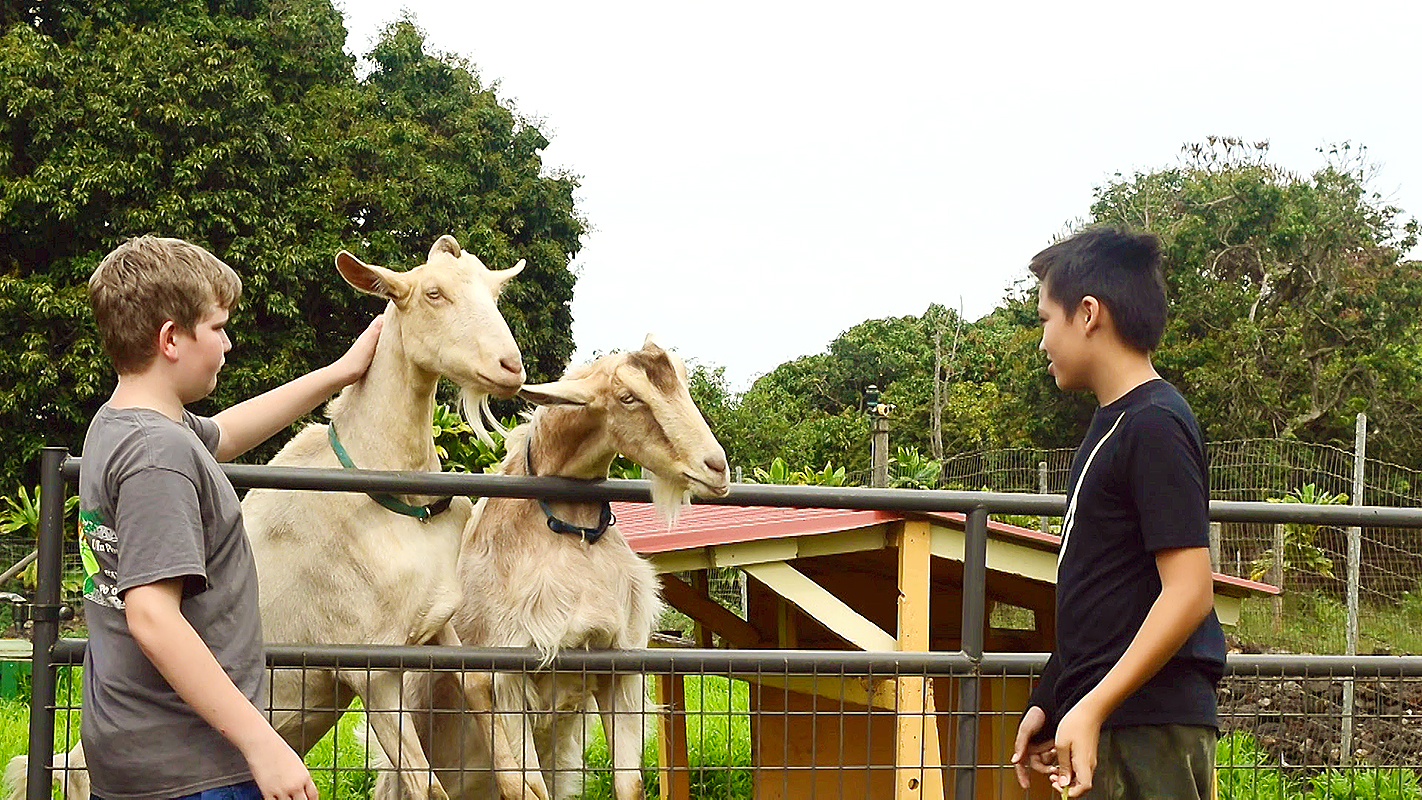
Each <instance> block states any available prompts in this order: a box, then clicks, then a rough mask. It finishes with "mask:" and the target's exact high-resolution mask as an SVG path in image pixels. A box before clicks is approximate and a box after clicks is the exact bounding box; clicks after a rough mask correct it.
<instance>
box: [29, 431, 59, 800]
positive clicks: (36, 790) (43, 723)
mask: <svg viewBox="0 0 1422 800" xmlns="http://www.w3.org/2000/svg"><path fill="white" fill-rule="evenodd" d="M68 455H69V454H68V453H67V452H66V451H65V450H64V448H62V447H46V448H44V449H43V450H42V451H40V518H39V531H38V536H37V537H36V538H37V541H36V543H35V544H36V549H37V550H39V564H38V566H36V568H35V570H36V574H35V596H34V606H33V609H32V611H31V614H32V617H31V618H32V619H33V620H34V628H33V633H34V639H33V642H34V656H33V659H34V660H33V661H32V663H31V667H30V743H29V755H30V761H29V772H28V774H26V776H25V796H26V797H30V798H41V800H44V799H45V798H48V797H49V796H50V772H51V769H52V767H53V765H54V703H55V701H54V691H55V674H54V662H53V659H52V658H51V655H50V651H51V649H52V648H53V647H54V643H55V642H56V641H58V639H59V616H60V615H59V611H60V607H59V588H60V571H61V570H62V568H63V562H64V495H65V491H64V475H63V474H62V473H61V472H60V467H62V466H63V464H64V459H65V458H66V457H68Z"/></svg>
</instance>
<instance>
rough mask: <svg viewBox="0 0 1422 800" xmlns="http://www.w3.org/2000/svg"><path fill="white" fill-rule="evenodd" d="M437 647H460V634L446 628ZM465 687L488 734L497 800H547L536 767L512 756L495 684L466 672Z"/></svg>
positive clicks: (467, 698)
mask: <svg viewBox="0 0 1422 800" xmlns="http://www.w3.org/2000/svg"><path fill="white" fill-rule="evenodd" d="M435 640H436V641H437V642H438V643H439V644H442V645H446V646H449V647H459V645H460V642H459V634H457V633H455V631H454V626H453V625H448V624H446V625H445V626H444V628H443V629H442V630H441V631H440V633H439V635H438V636H437V637H436V639H435ZM461 679H462V683H463V687H464V702H465V704H466V706H467V707H468V708H469V710H470V711H472V712H474V715H475V718H476V720H477V721H478V724H479V726H480V728H482V729H483V730H484V732H485V733H487V734H489V738H488V741H489V752H490V754H491V756H492V761H493V767H494V780H495V782H497V783H498V785H499V796H500V797H501V798H503V800H528V799H529V798H533V800H550V795H549V793H548V786H547V784H545V783H544V782H543V773H542V771H541V770H539V769H537V768H536V767H535V768H534V769H532V770H528V769H525V768H524V764H523V763H522V762H521V761H520V760H519V759H518V758H516V757H515V756H514V752H513V748H512V747H511V746H509V737H508V733H507V731H506V730H505V729H504V722H503V718H502V715H498V714H495V713H494V682H493V680H492V679H491V678H490V677H489V674H488V673H485V672H465V673H463V675H462V676H461Z"/></svg>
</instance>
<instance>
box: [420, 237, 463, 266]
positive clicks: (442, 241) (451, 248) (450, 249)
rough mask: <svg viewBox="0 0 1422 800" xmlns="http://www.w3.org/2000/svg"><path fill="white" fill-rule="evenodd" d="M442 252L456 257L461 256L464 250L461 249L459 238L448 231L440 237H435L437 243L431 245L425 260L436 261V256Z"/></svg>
mask: <svg viewBox="0 0 1422 800" xmlns="http://www.w3.org/2000/svg"><path fill="white" fill-rule="evenodd" d="M440 253H448V254H449V255H452V256H454V257H455V258H459V257H460V256H461V255H463V253H464V251H463V250H461V249H459V242H458V240H456V239H455V238H454V237H453V236H450V235H449V234H447V233H446V234H445V235H443V236H441V237H439V238H438V239H435V243H434V244H433V245H432V246H431V247H430V254H429V257H428V258H426V259H425V260H426V261H434V257H435V256H437V255H439V254H440Z"/></svg>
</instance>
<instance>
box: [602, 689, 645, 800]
mask: <svg viewBox="0 0 1422 800" xmlns="http://www.w3.org/2000/svg"><path fill="white" fill-rule="evenodd" d="M596 681H597V685H596V688H595V689H594V690H593V691H594V697H595V699H596V700H597V708H598V711H599V712H600V713H601V715H602V730H603V733H604V735H605V736H607V752H608V755H610V756H612V787H613V794H614V795H615V796H616V798H617V800H641V798H642V747H643V744H644V742H643V736H644V735H645V733H644V725H643V720H642V714H643V712H644V711H645V707H646V703H647V693H646V685H645V683H644V678H643V677H642V676H641V675H599V676H598V677H597V678H596Z"/></svg>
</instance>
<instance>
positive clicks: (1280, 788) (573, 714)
mask: <svg viewBox="0 0 1422 800" xmlns="http://www.w3.org/2000/svg"><path fill="white" fill-rule="evenodd" d="M66 648H67V652H70V653H72V654H74V655H76V656H77V655H79V654H80V652H81V649H80V648H79V647H78V646H77V643H76V642H74V641H69V642H64V643H63V644H62V646H61V648H60V649H61V651H66ZM426 649H427V648H426ZM449 650H450V652H449V653H447V654H445V655H444V657H443V659H442V660H441V661H439V662H438V663H442V664H446V665H447V664H450V663H451V661H453V660H457V659H460V658H466V659H467V663H466V664H465V665H464V666H465V667H466V668H469V669H473V668H474V667H473V665H474V664H475V663H478V664H480V665H481V666H483V670H480V671H479V672H480V674H482V675H485V676H487V677H489V678H490V679H491V681H497V680H498V679H500V678H503V679H506V680H518V681H529V680H535V681H536V680H542V681H547V682H550V683H551V682H557V683H559V684H561V685H563V686H565V687H572V686H579V685H583V684H587V683H589V682H593V681H596V680H598V679H603V678H611V677H615V676H632V677H635V678H637V679H638V680H641V679H642V677H643V676H646V681H645V687H646V690H645V692H643V693H642V694H641V696H640V701H639V703H638V704H636V705H635V706H634V707H632V708H627V709H621V711H622V712H623V713H624V714H625V715H626V716H628V717H630V718H631V720H632V721H633V724H632V725H631V726H615V727H614V731H615V733H614V735H613V737H611V741H609V737H608V736H607V734H606V733H605V730H606V729H605V728H604V726H603V723H602V720H601V719H599V718H598V717H597V716H596V715H595V714H589V713H583V711H582V707H581V706H576V704H568V703H565V704H564V705H563V706H562V707H561V709H560V710H559V711H558V712H557V713H553V712H551V711H549V710H546V709H545V710H531V709H518V710H516V711H514V712H513V713H509V714H502V715H498V716H496V717H494V718H492V719H490V718H488V717H487V716H486V717H480V716H478V715H473V714H471V713H469V712H468V710H467V709H465V708H463V707H461V706H458V705H457V704H448V705H447V706H437V707H436V709H435V710H431V708H430V707H429V704H428V703H421V702H417V701H416V700H415V699H414V695H413V694H412V693H410V692H407V693H406V699H407V700H410V706H409V707H402V708H400V709H394V710H393V711H398V712H403V713H404V714H405V715H406V716H405V718H404V719H403V721H401V722H400V724H401V725H403V726H405V727H403V728H399V729H397V730H398V732H401V733H403V732H406V731H414V732H415V733H417V734H418V735H420V736H421V737H423V738H422V740H421V743H422V744H423V745H428V742H429V736H430V731H431V730H434V729H437V728H440V727H442V728H443V729H444V730H445V731H446V733H448V731H449V730H451V728H450V724H451V723H453V724H455V725H456V727H455V728H453V730H458V731H461V732H462V733H461V737H457V738H453V739H451V738H446V739H444V740H443V741H442V742H441V743H440V745H438V746H436V747H434V748H433V749H431V750H430V755H429V762H430V764H431V766H426V765H425V763H423V762H422V761H420V762H419V763H415V762H412V761H410V760H402V758H401V757H400V755H399V751H398V749H396V748H394V747H389V748H385V747H382V744H381V740H380V739H379V738H378V737H377V736H376V735H375V733H374V732H373V725H372V724H371V722H370V721H369V718H368V716H367V715H366V713H365V709H364V707H363V706H362V704H361V702H360V701H359V700H356V701H355V702H354V703H352V704H351V705H350V706H349V708H348V709H346V708H336V706H335V705H330V706H326V707H324V708H322V707H317V706H314V705H313V706H312V707H308V708H305V709H273V713H274V714H280V713H281V712H284V711H301V712H302V713H307V714H311V715H320V716H322V717H323V719H322V720H321V722H320V724H318V725H316V726H315V730H318V731H319V732H320V736H319V737H318V738H314V739H313V740H312V741H311V742H309V743H308V744H307V746H306V747H304V749H305V750H306V753H305V755H306V761H307V764H308V765H309V767H310V769H311V772H312V774H313V777H314V779H315V780H316V782H317V785H318V790H319V792H320V796H321V797H323V798H350V799H351V800H366V798H372V797H376V798H383V797H401V796H409V795H410V792H411V791H412V790H414V789H421V790H423V791H422V793H421V794H420V795H419V796H425V794H424V792H427V791H428V788H429V786H430V785H431V783H432V782H437V783H438V784H439V786H441V787H442V788H443V790H444V791H445V792H446V793H448V795H449V796H450V797H451V798H461V797H471V798H472V797H477V798H487V797H497V796H499V795H498V793H497V791H496V790H495V789H494V788H493V785H494V781H495V779H496V778H497V777H499V776H500V775H501V774H502V775H509V776H513V777H514V778H515V779H516V780H517V783H518V784H519V785H521V784H522V783H523V782H524V781H528V782H529V783H533V782H535V781H541V783H542V786H543V787H545V788H546V789H547V791H548V793H549V796H551V797H571V798H587V799H588V800H600V799H601V798H613V797H617V798H624V797H629V796H634V795H633V789H629V788H628V787H629V786H631V785H632V784H631V783H629V782H626V781H624V787H623V790H624V791H623V793H621V794H619V793H618V788H617V780H616V771H615V770H614V769H613V763H612V757H611V756H610V755H609V754H610V753H612V752H616V751H617V750H618V749H619V744H627V743H622V742H619V740H618V738H617V737H618V736H627V735H629V734H628V731H631V733H630V736H632V737H633V739H634V741H632V742H630V744H631V745H632V747H631V748H630V750H631V752H634V753H635V754H636V759H635V761H634V762H632V763H633V770H632V771H631V772H630V773H629V772H628V771H623V772H622V775H623V777H624V779H628V778H630V779H631V780H632V781H640V783H641V786H640V792H638V793H636V794H635V796H637V797H642V796H645V797H667V798H705V799H706V800H743V799H744V800H749V798H817V797H820V798H875V799H876V800H877V799H878V798H885V797H894V796H913V797H922V798H936V797H948V796H953V797H975V798H1020V797H1032V798H1039V797H1049V796H1050V795H1049V794H1048V793H1046V792H1045V791H1044V790H1045V783H1044V782H1043V781H1042V780H1041V779H1040V778H1038V779H1037V780H1036V781H1035V788H1034V790H1033V791H1032V792H1030V793H1024V792H1023V790H1021V789H1020V788H1019V787H1018V785H1017V778H1016V775H1015V773H1014V771H1013V768H1012V765H1011V763H1010V756H1011V749H1012V742H1013V738H1014V735H1015V732H1016V728H1017V723H1018V720H1019V718H1020V714H1021V712H1022V707H1023V705H1024V704H1025V700H1026V697H1027V694H1028V692H1029V691H1030V689H1031V687H1032V685H1033V684H1034V682H1035V680H1036V677H1037V675H1038V673H1039V671H1040V669H1041V666H1042V665H1043V663H1044V660H1045V656H1025V655H1023V656H993V655H991V654H989V655H987V656H986V657H985V658H984V659H983V661H982V662H981V663H980V664H979V665H976V666H975V665H974V664H973V663H972V662H971V661H970V660H968V659H965V658H963V657H962V656H961V655H960V654H940V655H938V656H930V655H924V654H917V655H905V654H877V655H876V654H866V653H837V652H818V653H809V652H799V653H790V654H786V653H776V652H766V651H760V652H757V651H706V650H666V651H646V652H643V651H627V652H620V653H611V654H604V655H603V657H601V658H600V659H598V660H596V661H593V660H589V659H588V658H586V657H583V656H578V655H576V654H574V655H572V656H571V657H560V658H559V659H557V660H556V661H555V662H554V663H553V664H552V665H551V666H550V667H548V668H540V667H538V666H537V663H536V662H537V659H538V655H537V654H535V653H521V651H499V652H495V651H477V650H465V649H457V650H455V649H449ZM390 651H391V649H390V648H384V649H379V648H376V649H368V650H363V649H362V648H355V647H352V648H328V650H327V652H326V653H324V654H322V655H318V657H317V658H315V659H312V658H310V656H309V655H307V654H304V653H303V652H301V651H300V650H298V649H297V648H273V650H272V653H271V654H270V655H269V663H270V664H271V666H272V671H273V673H274V674H280V673H285V674H301V672H302V671H303V670H305V671H309V672H312V673H313V674H315V673H323V672H324V670H325V669H326V668H327V667H328V666H329V664H330V660H329V658H328V656H329V655H330V653H331V652H340V653H341V656H340V659H341V663H342V664H343V667H342V668H343V670H344V671H345V672H346V673H348V674H349V675H350V676H351V679H352V682H354V683H359V682H361V681H362V680H365V679H367V678H368V677H369V675H370V674H371V673H372V671H375V670H377V669H378V668H379V667H381V666H388V665H390V664H391V663H393V662H392V660H391V653H390ZM520 659H522V661H521V662H520ZM419 660H420V656H411V657H409V658H408V659H406V660H405V663H407V664H408V663H412V662H418V661H419ZM362 661H365V665H364V666H360V663H361V662H362ZM313 662H314V663H313ZM491 665H492V667H498V669H497V670H495V669H493V668H491ZM1360 666H1361V669H1360V668H1359V667H1360ZM515 667H518V668H519V669H514V668H515ZM72 672H73V671H72V670H68V669H65V670H62V671H61V675H62V676H64V677H62V678H61V680H60V683H59V689H60V691H59V692H58V695H57V703H56V708H57V711H58V717H57V722H58V725H57V727H56V742H57V743H59V745H60V749H61V750H64V749H66V744H67V743H74V742H77V741H78V727H77V725H78V720H79V714H80V709H79V702H78V681H77V680H76V679H75V677H76V676H74V675H73V674H72ZM419 674H421V675H437V676H442V677H443V678H446V679H453V677H454V676H456V675H457V674H460V673H456V672H455V671H454V669H453V668H452V667H449V666H441V667H439V668H436V669H433V670H431V671H429V672H424V671H421V672H420V673H419ZM1349 682H1351V683H1352V684H1353V685H1354V689H1355V692H1356V697H1357V703H1356V707H1355V709H1354V716H1353V718H1352V719H1353V725H1354V731H1355V732H1354V734H1353V737H1352V748H1353V749H1352V752H1351V754H1345V753H1344V752H1343V751H1342V749H1341V748H1342V739H1343V734H1342V727H1343V725H1344V721H1343V720H1344V717H1343V715H1342V713H1341V710H1342V700H1341V698H1342V694H1343V691H1344V687H1345V685H1346V684H1347V683H1349ZM969 689H971V691H973V692H974V693H976V695H977V696H978V698H979V702H978V703H977V708H976V709H973V710H965V709H964V708H963V707H962V704H961V703H960V698H962V697H963V695H964V693H965V691H967V690H969ZM550 708H551V706H550ZM1219 708H1220V731H1221V738H1220V740H1219V743H1218V746H1217V748H1216V781H1217V785H1218V796H1219V797H1220V798H1224V800H1232V799H1233V798H1241V799H1242V798H1250V799H1251V800H1257V799H1259V798H1271V800H1312V799H1313V798H1414V797H1422V783H1419V772H1422V661H1419V660H1418V659H1403V658H1396V657H1393V658H1388V659H1365V660H1363V661H1362V662H1358V661H1354V662H1351V663H1346V662H1342V661H1333V662H1326V663H1324V662H1321V661H1320V660H1318V659H1309V658H1308V657H1291V656H1255V657H1234V658H1232V660H1231V664H1230V667H1229V670H1228V674H1227V675H1226V677H1225V678H1224V680H1223V681H1222V682H1221V685H1220V689H1219ZM337 711H345V712H346V713H345V716H344V717H343V718H342V719H340V720H339V721H335V722H334V725H333V726H329V727H330V730H327V727H328V724H327V720H326V719H325V717H329V716H331V714H332V712H337ZM493 720H497V724H499V725H501V726H502V727H503V730H504V732H505V733H507V734H509V736H510V738H511V740H514V741H516V740H517V736H518V735H519V731H521V730H528V731H531V732H534V733H535V735H536V737H537V739H538V741H537V745H536V746H535V747H534V748H532V750H531V751H530V753H529V755H528V756H526V757H525V756H517V754H518V752H519V751H520V750H521V748H519V747H518V746H517V744H516V745H515V748H514V750H515V754H516V756H517V758H516V762H517V763H515V764H514V765H512V766H511V767H510V766H504V767H500V766H499V765H496V764H495V763H494V762H493V760H492V759H491V757H490V756H489V750H488V747H487V742H488V740H489V737H490V734H491V732H492V730H493V728H492V727H491V726H492V725H493V724H495V722H494V721H493ZM969 740H971V743H972V746H971V747H964V745H965V744H966V743H967V742H968V741H969ZM560 747H561V750H560ZM387 754H394V755H387ZM1349 755H1351V758H1350V757H1349ZM420 758H423V755H421V756H420ZM416 760H417V761H418V759H416ZM57 767H58V768H57V769H56V772H55V777H56V781H57V782H58V783H59V784H60V785H61V786H62V787H64V788H65V790H66V792H69V794H68V796H71V797H87V796H88V794H87V792H88V786H87V783H86V780H85V776H84V775H83V773H82V772H81V771H80V770H79V768H78V767H77V766H67V765H65V764H63V763H62V762H59V761H57ZM501 770H502V772H501ZM535 775H536V778H535V777H534V776H535ZM908 786H912V787H914V789H913V792H912V793H911V794H908V795H905V794H903V793H902V788H903V787H908ZM634 788H635V787H634Z"/></svg>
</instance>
